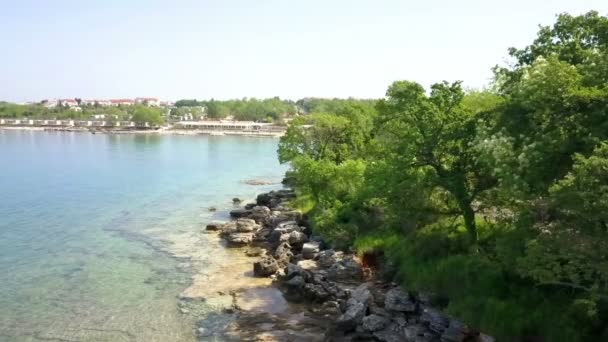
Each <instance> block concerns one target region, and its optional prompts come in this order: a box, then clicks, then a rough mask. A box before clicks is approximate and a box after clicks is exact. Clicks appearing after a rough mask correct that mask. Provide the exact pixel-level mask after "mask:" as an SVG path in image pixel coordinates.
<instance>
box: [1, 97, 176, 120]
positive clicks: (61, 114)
mask: <svg viewBox="0 0 608 342" xmlns="http://www.w3.org/2000/svg"><path fill="white" fill-rule="evenodd" d="M81 108H82V110H79V111H76V110H73V109H70V108H69V107H65V106H61V105H58V106H56V107H53V108H47V107H45V106H44V105H43V104H31V105H19V104H14V103H6V102H0V118H8V119H26V118H27V119H40V120H90V119H91V118H92V117H93V115H100V114H103V115H105V120H106V121H111V122H116V121H134V122H136V123H140V124H141V123H144V122H148V123H149V124H150V125H160V124H162V123H163V115H164V109H162V108H156V107H147V106H142V105H135V106H117V107H100V106H92V105H91V106H82V107H81Z"/></svg>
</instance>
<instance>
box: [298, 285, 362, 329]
mask: <svg viewBox="0 0 608 342" xmlns="http://www.w3.org/2000/svg"><path fill="white" fill-rule="evenodd" d="M307 285H308V284H307ZM366 310H367V307H366V305H365V304H363V303H361V302H353V303H351V304H350V305H348V306H347V308H346V311H345V312H344V313H343V314H342V315H341V316H340V317H339V318H338V319H337V320H336V329H338V330H340V331H351V330H354V329H355V328H356V327H357V325H359V324H361V322H362V320H363V317H365V311H366Z"/></svg>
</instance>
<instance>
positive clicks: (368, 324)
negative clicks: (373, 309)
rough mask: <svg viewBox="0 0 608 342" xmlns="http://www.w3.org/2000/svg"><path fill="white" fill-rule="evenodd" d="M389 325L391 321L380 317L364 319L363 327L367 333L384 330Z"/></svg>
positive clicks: (366, 317) (374, 316) (370, 316)
mask: <svg viewBox="0 0 608 342" xmlns="http://www.w3.org/2000/svg"><path fill="white" fill-rule="evenodd" d="M388 323H389V319H388V318H386V317H382V316H378V315H369V316H365V317H363V320H362V326H363V329H365V330H367V331H371V332H374V331H378V330H382V329H384V328H385V327H386V326H387V325H388Z"/></svg>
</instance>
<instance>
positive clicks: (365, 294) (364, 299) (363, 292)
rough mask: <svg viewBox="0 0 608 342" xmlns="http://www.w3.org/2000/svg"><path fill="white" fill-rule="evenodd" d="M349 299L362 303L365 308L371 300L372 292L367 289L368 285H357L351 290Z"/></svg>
mask: <svg viewBox="0 0 608 342" xmlns="http://www.w3.org/2000/svg"><path fill="white" fill-rule="evenodd" d="M349 301H354V302H359V303H363V304H364V305H365V307H366V308H367V307H368V306H369V304H370V303H371V301H372V294H371V292H370V291H369V285H368V284H361V285H359V286H358V287H357V288H356V289H355V290H354V291H353V292H351V294H350V298H349Z"/></svg>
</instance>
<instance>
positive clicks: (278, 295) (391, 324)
mask: <svg viewBox="0 0 608 342" xmlns="http://www.w3.org/2000/svg"><path fill="white" fill-rule="evenodd" d="M295 196H296V194H295V192H294V191H293V190H291V189H281V190H276V191H270V192H268V193H261V194H259V195H258V196H257V198H256V200H255V202H253V203H248V204H246V205H245V206H244V207H242V208H238V209H234V210H232V211H231V212H230V216H231V218H232V220H231V221H229V222H226V223H218V222H214V223H210V224H208V225H207V227H206V233H208V234H214V233H215V234H216V235H215V236H216V237H217V238H218V240H217V243H218V244H219V245H221V246H223V247H224V248H227V249H230V250H234V251H235V252H236V253H237V255H238V253H240V254H241V256H243V255H245V256H246V257H249V260H247V259H246V260H245V264H242V263H241V262H242V259H240V258H237V259H238V260H239V261H238V262H237V264H238V267H235V268H233V267H232V266H233V265H232V264H231V265H228V266H230V267H228V269H224V271H223V273H220V274H216V278H215V279H219V278H221V277H222V276H227V275H229V276H230V277H229V278H230V279H229V281H228V282H229V283H230V284H231V286H229V288H230V290H229V294H230V295H231V296H232V306H231V307H230V308H228V309H226V310H224V311H225V312H227V313H228V314H230V315H232V316H231V317H232V318H231V319H229V320H228V323H227V324H224V325H219V326H218V325H213V324H209V322H207V321H204V320H201V321H200V322H199V328H198V330H197V335H198V338H199V339H200V340H201V341H207V340H209V338H220V339H227V340H235V341H237V340H255V341H345V342H346V341H385V342H397V341H420V342H424V341H428V342H431V341H441V342H458V341H480V342H493V341H495V340H494V338H493V337H491V336H488V335H485V334H483V333H481V332H479V331H476V330H475V329H473V328H471V327H469V326H467V325H466V324H464V323H462V322H460V321H458V320H456V319H454V318H452V317H450V316H448V315H447V314H445V313H443V312H442V311H441V310H440V309H438V308H436V307H434V306H433V305H432V304H431V303H432V294H426V293H414V292H409V291H408V290H407V289H405V288H403V287H401V286H399V285H398V284H397V283H396V282H394V274H393V273H392V270H390V266H388V265H386V264H385V263H384V261H383V259H382V255H376V254H372V255H364V256H363V257H362V258H359V257H358V256H357V255H354V254H352V253H350V252H348V251H339V250H334V249H331V248H329V246H328V244H326V243H325V242H324V241H323V240H322V239H321V238H319V237H318V236H315V235H313V234H312V231H311V230H310V227H309V225H308V223H307V222H306V219H305V218H303V217H302V214H301V213H300V212H298V211H294V210H292V209H291V208H290V207H289V203H290V201H291V200H293V199H294V198H295ZM252 251H255V252H252ZM247 268H248V270H247ZM244 270H245V271H244ZM235 276H236V278H235ZM239 278H240V279H239ZM237 279H238V280H237ZM259 279H263V280H265V281H259ZM240 284H247V285H245V286H240ZM212 288H213V287H212ZM214 289H215V288H214ZM222 293H223V294H225V293H224V292H222Z"/></svg>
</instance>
